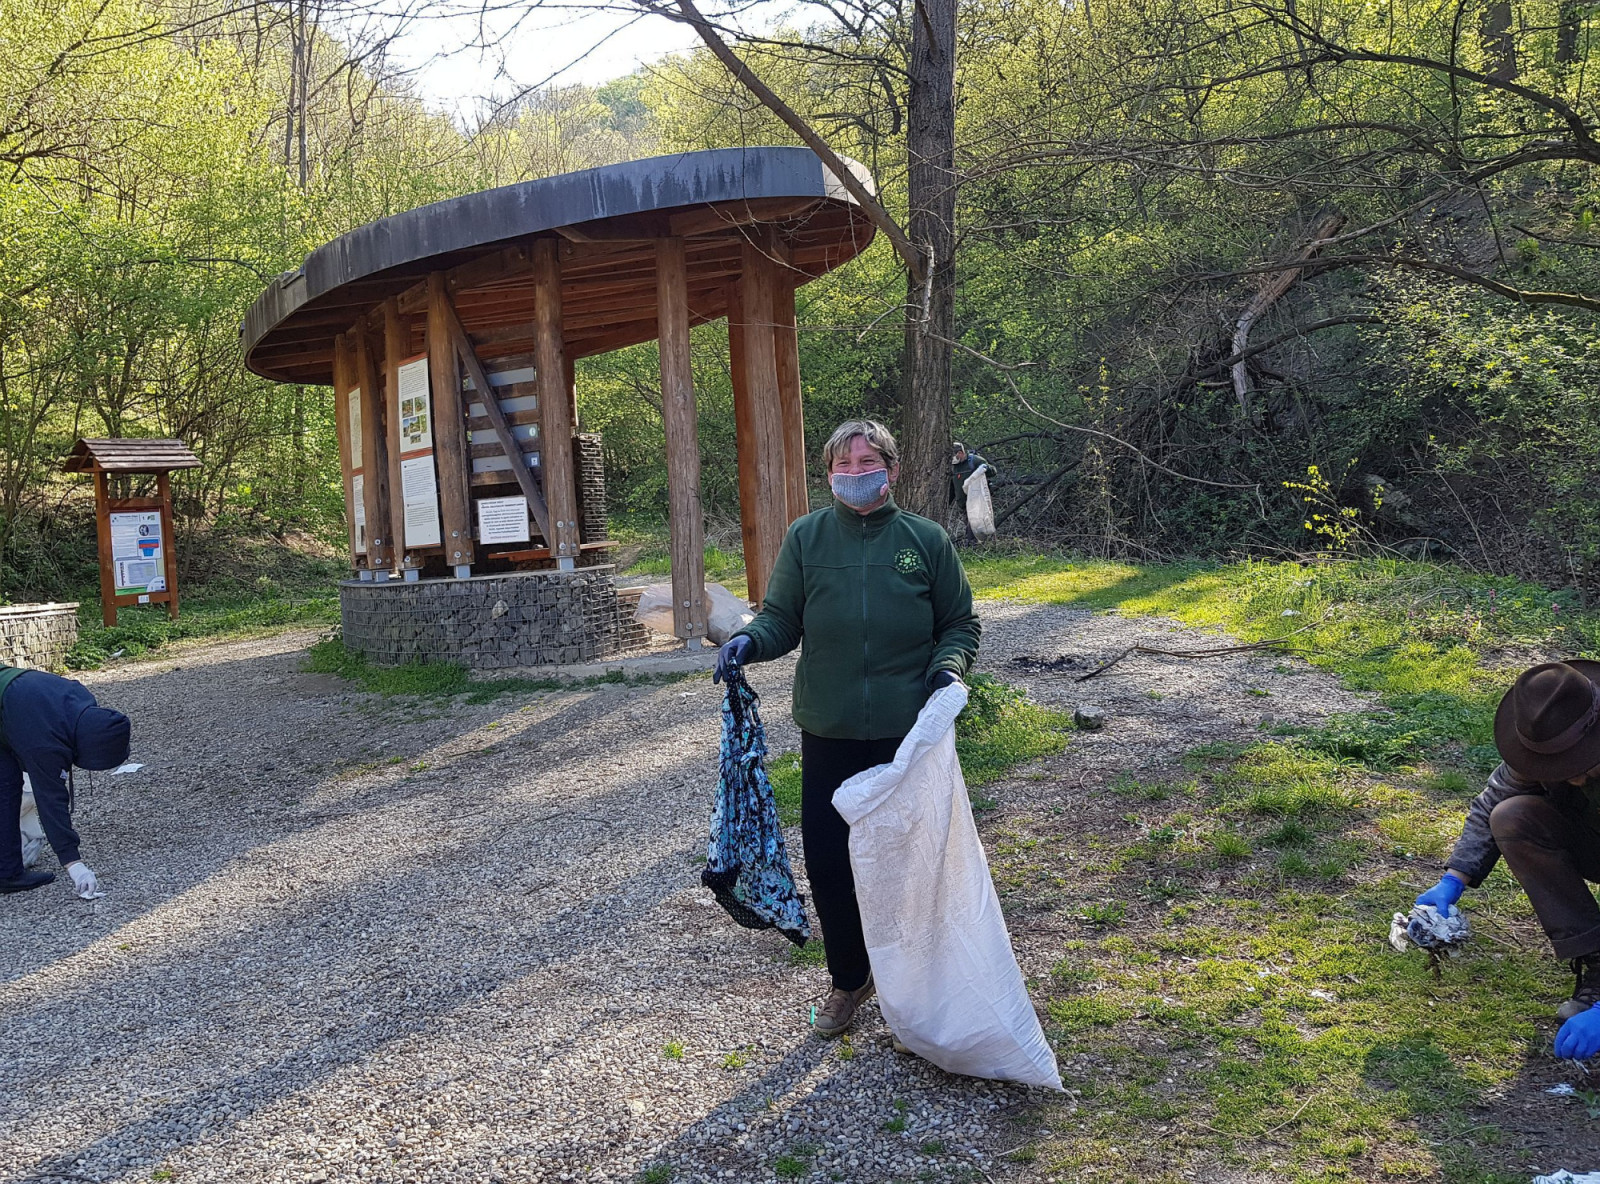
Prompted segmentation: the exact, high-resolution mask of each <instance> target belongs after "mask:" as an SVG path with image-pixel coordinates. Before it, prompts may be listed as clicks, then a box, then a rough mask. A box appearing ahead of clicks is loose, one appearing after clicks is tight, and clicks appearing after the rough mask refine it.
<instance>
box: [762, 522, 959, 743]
mask: <svg viewBox="0 0 1600 1184" xmlns="http://www.w3.org/2000/svg"><path fill="white" fill-rule="evenodd" d="M742 632H744V633H746V634H748V635H749V636H750V639H751V641H752V642H754V646H753V650H752V652H751V654H750V657H749V659H748V660H749V661H755V662H765V661H768V660H770V659H772V658H777V657H781V656H782V655H784V654H786V653H788V652H789V651H790V650H792V649H794V647H795V646H797V645H798V646H801V650H800V664H799V668H798V669H797V670H796V671H795V677H794V722H795V723H797V724H799V725H800V727H802V728H803V729H805V730H806V731H807V732H810V733H811V734H812V735H813V736H826V737H828V738H830V739H835V740H886V739H891V738H897V737H900V736H904V735H905V734H906V733H907V732H909V731H910V730H911V725H912V724H914V723H915V722H916V719H917V713H918V712H919V711H921V710H922V705H923V704H924V703H926V702H927V700H928V680H929V679H930V678H932V677H933V675H934V674H936V673H937V672H939V671H940V670H948V671H950V672H951V673H952V674H954V675H955V676H956V677H957V678H960V677H962V676H963V675H965V674H966V673H967V671H968V670H969V669H970V668H971V666H972V662H973V659H974V658H976V657H977V654H978V632H979V625H978V618H977V615H976V614H975V613H974V612H973V611H972V589H971V588H970V587H969V586H968V585H967V573H966V572H965V571H963V570H962V568H961V559H960V557H959V556H958V555H957V554H956V549H955V547H954V546H953V545H952V544H951V542H950V536H949V535H947V534H945V532H944V528H943V527H942V526H940V525H939V524H938V523H936V522H932V521H930V520H928V519H927V518H921V517H918V516H917V515H916V514H908V513H906V512H905V511H904V510H902V509H900V507H899V506H897V505H895V504H894V502H893V501H890V502H889V504H888V505H886V506H883V507H882V508H881V509H877V510H874V511H873V512H872V513H870V514H868V515H866V516H865V517H863V516H862V515H860V514H857V513H856V512H855V511H854V510H852V509H850V508H849V507H848V506H845V505H843V504H842V503H840V502H837V501H835V502H834V503H833V504H832V505H831V506H829V507H828V508H827V509H824V510H816V511H813V512H812V513H810V514H807V515H806V516H805V517H804V518H800V519H797V520H796V521H795V522H794V523H793V524H791V525H790V527H789V532H788V534H786V535H785V536H784V539H783V547H782V549H781V550H779V552H778V560H777V563H776V564H775V565H774V567H773V569H772V579H771V580H770V581H769V582H768V584H767V598H766V600H765V601H764V602H763V604H762V608H761V611H760V612H759V613H758V614H757V615H756V618H755V620H753V621H751V622H750V624H749V625H748V626H747V627H746V628H745V629H744V630H742ZM802 640H803V643H802Z"/></svg>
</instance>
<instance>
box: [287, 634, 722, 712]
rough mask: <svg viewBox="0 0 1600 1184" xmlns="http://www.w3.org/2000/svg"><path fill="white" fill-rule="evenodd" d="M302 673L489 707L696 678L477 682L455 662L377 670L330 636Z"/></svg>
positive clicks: (621, 673) (615, 674) (621, 674)
mask: <svg viewBox="0 0 1600 1184" xmlns="http://www.w3.org/2000/svg"><path fill="white" fill-rule="evenodd" d="M304 669H306V670H307V671H309V672H310V673H312V674H336V675H338V676H339V677H341V678H347V679H349V680H350V681H351V682H354V683H359V684H360V686H361V689H362V690H364V691H372V692H373V693H375V694H379V695H433V696H448V695H460V696H462V697H463V700H464V701H465V702H467V703H490V702H493V701H494V700H496V699H499V698H501V697H502V696H505V695H530V694H535V693H537V692H540V691H573V690H583V689H586V688H590V687H597V686H656V685H662V684H666V683H673V682H679V681H681V680H682V679H685V678H692V677H694V675H693V674H692V673H688V674H684V673H648V674H636V675H630V674H628V672H627V671H625V670H610V671H607V672H606V673H605V674H598V675H595V676H594V677H593V678H573V679H561V678H516V677H512V678H482V679H474V678H473V677H472V676H471V675H470V674H469V673H468V671H467V668H466V667H465V666H461V665H458V664H457V663H455V662H407V663H405V664H404V665H401V666H375V665H373V664H372V663H371V662H369V661H367V659H366V658H365V656H363V655H361V654H357V653H353V652H351V651H350V650H348V649H346V648H345V644H344V642H342V641H340V640H339V639H338V638H337V637H330V638H326V639H324V640H322V641H319V642H317V644H316V645H314V646H312V647H311V649H310V650H309V651H308V652H307V654H306V661H305V666H304Z"/></svg>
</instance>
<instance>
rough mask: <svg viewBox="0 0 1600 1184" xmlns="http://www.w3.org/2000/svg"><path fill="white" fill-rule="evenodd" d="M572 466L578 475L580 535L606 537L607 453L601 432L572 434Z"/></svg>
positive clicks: (587, 538) (594, 539) (589, 540)
mask: <svg viewBox="0 0 1600 1184" xmlns="http://www.w3.org/2000/svg"><path fill="white" fill-rule="evenodd" d="M572 453H573V461H574V462H575V463H574V465H573V467H574V469H575V470H576V471H577V474H578V537H579V538H581V539H582V540H583V541H584V542H586V543H603V542H605V540H606V456H605V450H604V449H603V447H602V440H601V436H600V433H599V432H582V433H580V434H578V435H576V436H574V437H572Z"/></svg>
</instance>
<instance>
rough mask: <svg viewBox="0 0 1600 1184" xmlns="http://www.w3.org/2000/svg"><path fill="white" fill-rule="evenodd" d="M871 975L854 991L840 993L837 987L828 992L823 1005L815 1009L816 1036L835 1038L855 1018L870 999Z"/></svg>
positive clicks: (871, 989)
mask: <svg viewBox="0 0 1600 1184" xmlns="http://www.w3.org/2000/svg"><path fill="white" fill-rule="evenodd" d="M872 991H873V986H872V975H871V974H870V973H869V974H868V975H867V981H866V982H864V983H862V984H861V986H859V987H857V988H856V989H855V990H854V991H841V990H840V989H839V988H838V987H835V988H834V989H833V990H831V991H829V992H828V998H827V1001H826V1002H825V1003H823V1005H822V1006H821V1007H819V1008H817V1022H816V1027H815V1028H814V1029H813V1031H815V1032H816V1034H817V1035H818V1036H837V1035H839V1034H840V1033H841V1032H843V1031H844V1030H845V1029H846V1028H848V1027H849V1026H850V1024H851V1022H852V1021H853V1020H854V1019H855V1018H856V1010H857V1009H858V1008H859V1007H860V1006H861V1005H862V1004H863V1003H865V1002H866V1001H867V1000H868V999H870V998H872Z"/></svg>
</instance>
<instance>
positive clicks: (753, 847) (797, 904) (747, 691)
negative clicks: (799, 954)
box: [700, 668, 811, 946]
mask: <svg viewBox="0 0 1600 1184" xmlns="http://www.w3.org/2000/svg"><path fill="white" fill-rule="evenodd" d="M727 686H728V693H727V695H726V697H724V699H723V701H722V766H721V771H720V775H719V776H718V778H717V798H716V804H715V806H714V808H713V809H712V812H711V844H710V846H709V848H708V849H707V851H706V867H705V870H704V871H703V872H701V873H700V882H701V883H702V884H704V885H705V886H706V887H707V888H709V889H711V891H712V892H714V893H716V897H717V903H718V904H720V905H722V907H723V908H725V909H727V910H728V915H729V916H731V917H732V918H733V919H734V920H735V921H737V922H738V923H739V924H740V925H743V926H744V927H745V928H746V929H777V930H778V932H780V933H782V934H783V935H784V936H785V937H787V938H788V939H789V940H790V941H792V942H794V944H795V945H797V946H803V945H805V944H806V941H807V940H808V939H809V938H810V937H811V925H810V923H809V922H808V921H807V920H806V906H805V900H804V898H803V897H801V895H800V892H799V890H798V889H796V888H795V884H794V873H793V872H792V871H790V870H789V852H788V849H787V848H786V847H785V846H784V843H783V830H782V829H781V828H780V827H779V826H778V803H777V802H776V801H775V800H774V798H773V796H772V782H770V781H769V780H768V779H767V768H766V762H767V734H766V730H765V729H764V728H763V727H762V726H761V714H760V712H759V711H757V709H756V707H757V704H758V703H760V701H761V699H760V696H758V695H757V694H756V693H755V691H753V690H752V689H751V688H750V684H749V683H748V682H746V681H745V677H744V671H743V670H740V669H738V668H735V669H734V670H733V672H732V673H731V674H729V676H728V678H727Z"/></svg>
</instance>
